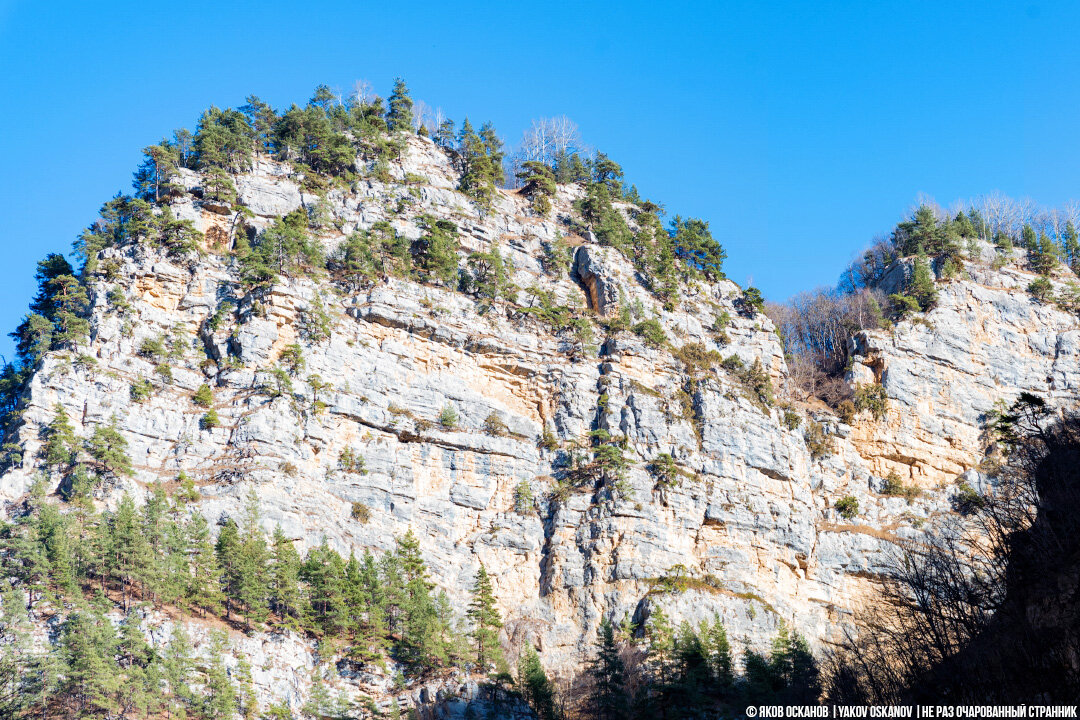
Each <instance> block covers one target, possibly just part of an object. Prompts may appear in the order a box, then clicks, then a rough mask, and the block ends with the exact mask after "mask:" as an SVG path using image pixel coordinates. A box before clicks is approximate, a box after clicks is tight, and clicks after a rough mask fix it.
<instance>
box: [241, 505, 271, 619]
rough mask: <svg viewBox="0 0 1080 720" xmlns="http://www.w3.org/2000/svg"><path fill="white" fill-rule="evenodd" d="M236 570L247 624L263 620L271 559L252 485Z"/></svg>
mask: <svg viewBox="0 0 1080 720" xmlns="http://www.w3.org/2000/svg"><path fill="white" fill-rule="evenodd" d="M239 539H240V547H239V555H238V557H237V562H236V565H235V569H236V599H237V600H238V601H239V602H240V604H241V605H243V607H244V618H245V620H246V621H247V623H248V625H249V626H250V625H251V624H252V621H254V622H255V623H261V622H263V621H265V620H266V613H267V604H268V599H267V595H268V592H267V564H268V562H269V559H270V552H269V549H268V548H267V547H266V538H265V537H264V536H263V533H262V529H261V528H260V526H259V498H258V495H257V494H256V493H255V488H254V487H252V488H251V489H250V490H249V491H248V497H247V507H246V508H245V511H244V529H243V533H242V535H241V536H240V538H239Z"/></svg>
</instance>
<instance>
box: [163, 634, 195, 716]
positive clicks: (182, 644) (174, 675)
mask: <svg viewBox="0 0 1080 720" xmlns="http://www.w3.org/2000/svg"><path fill="white" fill-rule="evenodd" d="M193 668H194V660H193V659H192V657H191V638H189V637H188V635H187V633H186V632H185V631H184V626H183V624H182V623H176V624H175V625H173V629H172V634H171V635H170V636H169V642H168V644H166V646H165V651H164V653H163V657H162V671H163V673H162V674H163V675H164V677H165V681H166V682H167V683H168V685H169V696H168V698H167V708H168V710H169V713H170V716H171V715H172V713H173V711H174V710H176V711H178V712H177V714H178V715H179V716H180V717H183V716H184V715H183V714H182V713H183V712H184V709H185V707H187V706H190V705H192V704H193V702H192V701H193V699H194V692H193V691H192V689H191V685H190V680H191V673H192V670H193Z"/></svg>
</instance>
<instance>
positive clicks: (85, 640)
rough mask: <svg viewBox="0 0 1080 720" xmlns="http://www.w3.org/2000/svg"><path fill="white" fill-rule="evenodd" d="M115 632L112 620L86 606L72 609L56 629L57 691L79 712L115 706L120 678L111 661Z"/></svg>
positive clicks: (98, 711) (113, 653) (113, 652)
mask: <svg viewBox="0 0 1080 720" xmlns="http://www.w3.org/2000/svg"><path fill="white" fill-rule="evenodd" d="M115 653H116V634H115V632H114V630H113V626H112V623H110V622H109V621H108V620H107V619H105V618H104V617H103V616H102V614H101V613H100V612H98V611H97V610H92V609H90V608H85V607H84V608H80V609H78V610H75V611H74V612H72V613H71V614H70V615H68V617H67V619H66V620H65V621H64V624H63V626H62V627H61V631H60V656H61V658H62V659H63V675H64V678H63V682H62V685H61V687H60V690H61V692H62V693H63V694H64V695H66V696H67V697H68V698H70V700H71V701H72V702H73V703H74V706H75V707H74V708H73V709H74V710H75V711H76V712H77V713H78V714H80V715H81V714H82V713H86V712H89V713H108V712H110V711H111V710H113V709H114V708H115V701H114V699H113V698H114V695H115V693H116V691H117V690H118V689H119V684H120V679H119V677H118V673H117V667H116V664H115V662H114V661H113V656H114V655H115Z"/></svg>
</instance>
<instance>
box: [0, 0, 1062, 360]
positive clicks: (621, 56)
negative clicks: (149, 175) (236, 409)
mask: <svg viewBox="0 0 1080 720" xmlns="http://www.w3.org/2000/svg"><path fill="white" fill-rule="evenodd" d="M946 5H947V6H946ZM0 68H2V72H0V97H2V98H3V100H4V103H3V105H4V109H5V111H4V112H3V113H0V232H2V242H3V247H4V250H5V255H4V258H5V262H4V263H3V264H2V265H0V327H2V328H3V332H5V333H6V332H8V331H9V330H11V329H13V328H14V326H15V325H16V323H17V322H18V320H19V318H20V317H21V316H22V314H23V313H24V312H25V307H26V303H27V302H28V300H29V298H30V296H31V295H32V294H33V289H34V288H33V284H34V283H33V269H34V264H35V263H36V261H37V260H38V259H39V258H40V257H41V256H43V255H44V254H45V253H47V252H52V251H64V252H67V251H69V249H70V244H71V241H72V240H73V239H74V238H75V236H76V235H77V234H78V232H79V231H80V229H81V228H82V227H83V226H84V225H85V224H86V223H88V222H89V221H91V220H92V219H93V217H94V216H95V211H96V209H97V208H98V207H99V206H100V205H101V203H102V202H103V201H104V200H106V199H107V198H108V197H110V196H111V195H112V194H114V193H115V192H116V191H118V190H125V191H126V190H128V188H129V186H130V178H131V171H132V170H133V169H134V167H135V166H136V164H137V163H138V161H139V150H140V148H142V147H143V146H145V145H147V144H150V143H153V142H155V141H157V140H159V139H160V138H161V137H162V136H164V135H166V134H169V133H170V132H171V131H172V130H173V129H175V128H177V127H181V126H186V127H189V128H193V127H194V124H195V119H196V118H197V117H198V115H199V113H200V112H201V110H202V109H203V108H205V107H206V106H208V105H210V104H211V103H213V104H217V105H219V106H236V105H240V104H242V103H243V100H244V97H245V96H246V95H248V94H249V93H255V94H258V95H260V96H261V97H263V98H264V99H265V100H267V101H268V102H270V103H271V104H273V105H275V106H277V107H281V106H286V105H288V104H289V103H291V102H294V101H295V102H298V103H303V102H304V101H305V100H306V99H307V98H308V97H309V96H310V94H311V90H312V88H313V87H314V86H315V85H316V84H318V83H320V82H325V83H327V84H329V85H331V86H337V87H340V88H343V89H347V88H349V87H351V85H352V83H353V82H354V81H355V80H357V79H367V80H368V81H369V82H371V83H372V85H374V86H375V88H376V89H377V90H378V91H380V92H381V93H382V94H384V95H385V94H387V93H388V92H389V88H390V85H391V83H392V80H393V78H394V77H395V76H397V75H402V76H404V77H405V78H406V79H407V81H408V83H409V86H410V88H411V89H412V93H413V96H414V97H415V98H418V99H422V100H424V101H426V102H427V103H429V104H430V105H432V106H440V107H442V108H443V110H444V111H445V112H446V113H447V114H448V115H449V116H450V117H452V118H454V119H455V120H458V121H460V120H461V118H463V117H464V116H465V115H466V114H468V115H469V116H470V118H471V119H473V120H474V121H478V122H481V121H484V120H491V121H492V122H494V124H495V126H496V128H497V129H498V130H499V132H500V134H501V135H503V137H504V139H505V140H506V141H507V142H509V143H511V144H512V143H516V142H517V140H518V138H519V137H520V135H521V132H522V131H523V130H524V129H525V128H526V127H527V126H528V125H529V122H530V120H531V119H533V118H538V117H546V116H552V115H557V114H566V115H568V116H569V117H571V118H572V119H573V120H574V121H575V122H577V124H578V125H579V127H580V129H581V133H582V136H583V138H584V140H585V141H586V142H587V143H589V144H590V145H592V146H594V147H596V148H598V149H600V150H603V151H605V152H607V153H608V154H609V155H610V156H611V157H612V158H614V159H615V160H617V161H618V162H620V163H622V165H623V167H624V168H625V170H626V172H627V176H628V178H629V179H630V180H631V181H633V182H635V183H636V184H637V185H638V188H639V189H640V190H641V193H642V194H643V195H644V196H647V197H650V198H653V199H656V200H660V201H662V202H664V203H665V204H666V206H667V208H668V210H669V212H670V213H672V214H674V213H680V214H682V215H684V216H699V217H703V218H705V219H706V220H708V221H709V222H710V224H711V227H712V230H713V234H714V235H715V236H716V237H717V238H718V239H719V240H720V241H721V242H722V243H723V244H724V246H725V247H726V248H727V251H728V256H729V260H728V263H727V270H728V273H729V275H730V276H731V277H732V278H733V279H735V280H736V281H738V282H740V283H744V284H745V283H747V282H748V281H750V280H752V281H753V283H754V284H755V285H758V286H759V287H761V288H762V290H763V291H764V292H765V295H766V297H768V298H770V299H774V300H782V299H784V298H786V297H788V296H790V295H791V294H793V293H795V292H798V291H800V290H804V289H809V288H813V287H815V286H819V285H823V284H832V283H833V282H835V280H836V277H837V275H838V274H839V272H840V270H841V269H842V267H843V266H844V265H845V264H846V263H847V262H848V261H849V260H850V259H851V258H852V257H853V256H854V255H855V254H856V252H857V251H858V250H859V249H860V248H861V247H862V246H863V245H864V244H866V243H867V242H868V241H869V240H870V239H871V238H872V237H873V236H874V235H876V234H879V233H883V232H885V231H887V230H888V229H889V228H890V227H891V226H892V225H893V223H894V222H895V221H896V220H897V219H898V218H899V217H900V216H901V215H902V214H903V213H904V212H905V211H906V210H907V209H908V208H910V206H911V205H912V203H913V202H914V201H915V199H916V197H917V196H919V195H920V194H925V195H929V196H932V197H934V198H936V199H937V200H939V201H940V202H942V203H944V204H947V203H949V202H951V201H953V200H955V199H959V198H967V197H972V196H975V195H979V194H983V193H987V192H990V191H992V190H1001V191H1003V192H1005V193H1007V194H1010V195H1014V196H1018V197H1022V196H1030V197H1032V198H1034V199H1036V200H1038V201H1039V202H1042V203H1045V204H1051V205H1053V204H1059V203H1062V202H1064V201H1065V200H1067V199H1069V198H1071V197H1077V196H1080V191H1078V190H1077V182H1076V179H1077V176H1076V169H1077V168H1078V167H1080V142H1078V141H1077V127H1078V124H1080V123H1078V118H1080V83H1078V82H1077V77H1080V74H1078V70H1080V3H1065V2H1062V3H1045V2H1044V3H1026V2H979V3H975V2H971V3H959V2H957V3H948V4H946V3H939V2H903V3H901V2H896V3H890V2H865V0H864V1H863V2H815V3H811V2H781V1H779V0H777V1H775V2H771V3H734V2H732V3H724V2H708V3H679V2H670V3H644V2H632V1H627V2H623V3H598V2H597V3H589V2H576V3H558V2H545V3H508V2H499V3H447V2H440V3H428V2H420V1H411V2H408V3H393V2H378V3H372V2H366V1H361V2H350V3H340V4H337V3H323V2H317V1H310V2H305V3H295V2H289V3H283V2H275V1H273V0H266V1H264V2H260V3H239V2H237V3H221V4H217V3H208V2H186V3H145V2H142V3H129V2H110V3H69V2H56V3H49V4H46V3H40V2H3V0H0ZM0 352H2V353H3V354H5V355H6V356H8V358H9V359H10V357H11V343H10V342H9V341H7V339H6V338H5V339H4V340H3V341H2V342H0Z"/></svg>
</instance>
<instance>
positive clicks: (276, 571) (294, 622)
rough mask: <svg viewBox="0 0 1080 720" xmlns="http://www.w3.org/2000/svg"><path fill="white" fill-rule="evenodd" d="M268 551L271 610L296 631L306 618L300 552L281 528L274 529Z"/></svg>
mask: <svg viewBox="0 0 1080 720" xmlns="http://www.w3.org/2000/svg"><path fill="white" fill-rule="evenodd" d="M270 551H271V556H270V607H271V609H273V611H274V612H275V613H277V614H278V616H280V618H281V621H282V622H283V623H285V625H286V626H287V627H292V628H293V629H294V630H299V629H300V627H302V625H303V623H304V621H305V618H306V615H307V613H306V606H305V603H304V596H303V594H302V593H301V590H300V567H301V561H300V553H298V552H297V551H296V547H295V546H294V545H293V542H292V540H290V539H289V538H287V537H285V533H283V532H282V530H281V526H280V525H279V526H277V527H275V528H274V536H273V538H272V539H271V541H270Z"/></svg>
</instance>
